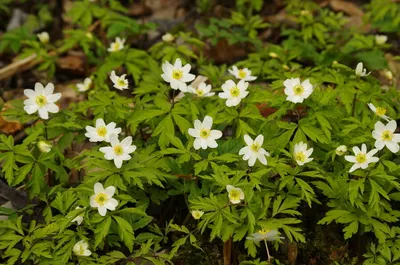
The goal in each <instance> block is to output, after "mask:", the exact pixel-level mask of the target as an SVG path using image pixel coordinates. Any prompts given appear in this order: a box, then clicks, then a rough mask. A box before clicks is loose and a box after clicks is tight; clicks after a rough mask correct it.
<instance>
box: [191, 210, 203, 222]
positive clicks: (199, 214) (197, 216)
mask: <svg viewBox="0 0 400 265" xmlns="http://www.w3.org/2000/svg"><path fill="white" fill-rule="evenodd" d="M190 213H191V214H192V216H193V218H194V219H196V220H198V219H200V218H201V217H202V216H203V214H204V212H203V211H199V210H193V211H191V212H190Z"/></svg>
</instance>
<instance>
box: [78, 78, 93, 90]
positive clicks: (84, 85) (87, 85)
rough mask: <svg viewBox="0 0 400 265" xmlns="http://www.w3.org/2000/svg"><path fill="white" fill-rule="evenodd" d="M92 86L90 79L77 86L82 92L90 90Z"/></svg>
mask: <svg viewBox="0 0 400 265" xmlns="http://www.w3.org/2000/svg"><path fill="white" fill-rule="evenodd" d="M91 85H92V79H90V78H89V77H86V78H85V80H84V81H83V83H79V84H76V86H77V87H78V91H80V92H85V91H87V90H89V88H90V86H91Z"/></svg>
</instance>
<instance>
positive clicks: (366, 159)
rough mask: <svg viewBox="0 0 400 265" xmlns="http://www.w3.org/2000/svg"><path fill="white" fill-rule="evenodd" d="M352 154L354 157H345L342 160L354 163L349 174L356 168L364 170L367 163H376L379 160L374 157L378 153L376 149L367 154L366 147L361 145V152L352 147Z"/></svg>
mask: <svg viewBox="0 0 400 265" xmlns="http://www.w3.org/2000/svg"><path fill="white" fill-rule="evenodd" d="M353 152H354V155H355V156H345V157H344V159H346V160H347V161H349V162H351V163H355V164H354V165H353V166H352V167H351V168H350V170H349V172H350V173H351V172H353V171H354V170H356V169H358V168H362V169H366V168H367V167H368V164H369V163H376V162H378V161H379V158H377V157H374V156H373V155H375V154H376V153H377V152H378V149H372V150H371V151H369V152H368V153H367V146H366V145H365V144H362V146H361V150H360V148H358V147H357V146H354V147H353Z"/></svg>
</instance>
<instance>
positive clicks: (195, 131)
mask: <svg viewBox="0 0 400 265" xmlns="http://www.w3.org/2000/svg"><path fill="white" fill-rule="evenodd" d="M188 133H189V135H190V136H193V137H200V130H198V129H193V128H190V129H189V130H188Z"/></svg>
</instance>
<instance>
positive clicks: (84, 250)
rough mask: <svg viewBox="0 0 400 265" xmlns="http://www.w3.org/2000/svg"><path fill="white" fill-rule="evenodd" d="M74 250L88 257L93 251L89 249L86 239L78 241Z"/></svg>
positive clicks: (76, 253) (78, 254)
mask: <svg viewBox="0 0 400 265" xmlns="http://www.w3.org/2000/svg"><path fill="white" fill-rule="evenodd" d="M72 251H73V252H74V254H75V255H77V256H84V257H88V256H90V255H92V252H91V251H90V250H89V244H88V243H87V242H86V241H84V240H81V241H79V242H77V243H76V244H75V245H74V247H73V248H72Z"/></svg>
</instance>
